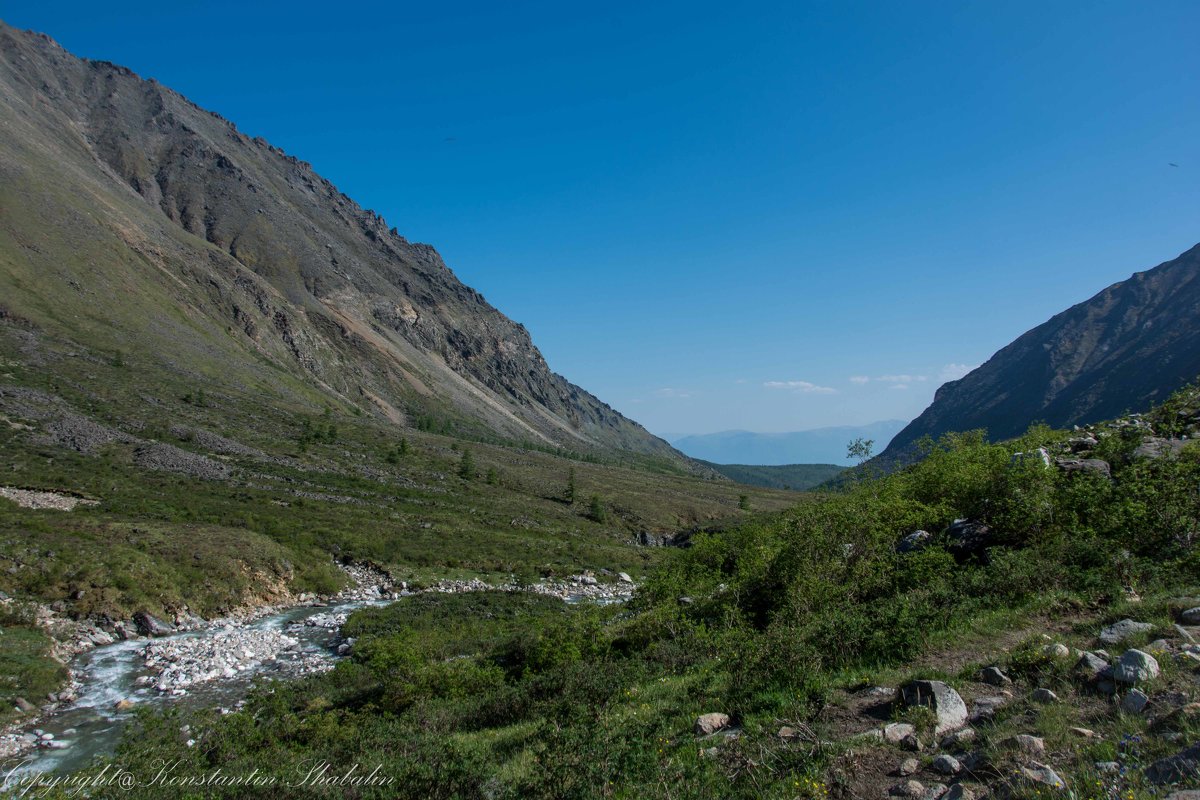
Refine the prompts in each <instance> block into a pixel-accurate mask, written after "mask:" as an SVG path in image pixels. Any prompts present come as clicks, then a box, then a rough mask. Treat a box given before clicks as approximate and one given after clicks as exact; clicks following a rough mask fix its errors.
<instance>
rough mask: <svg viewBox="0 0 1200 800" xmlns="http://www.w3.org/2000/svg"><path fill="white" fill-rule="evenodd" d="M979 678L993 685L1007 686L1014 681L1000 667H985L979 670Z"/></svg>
mask: <svg viewBox="0 0 1200 800" xmlns="http://www.w3.org/2000/svg"><path fill="white" fill-rule="evenodd" d="M979 680H981V681H983V682H984V683H987V684H990V685H992V686H1007V685H1008V684H1010V683H1012V678H1010V677H1008V676H1007V675H1005V674H1004V672H1002V671H1001V669H1000V668H999V667H984V668H983V669H981V670H979Z"/></svg>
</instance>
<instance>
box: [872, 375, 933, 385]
mask: <svg viewBox="0 0 1200 800" xmlns="http://www.w3.org/2000/svg"><path fill="white" fill-rule="evenodd" d="M875 380H877V381H883V382H884V383H920V382H921V381H927V380H929V376H928V375H880V376H879V377H878V378H876V379H875Z"/></svg>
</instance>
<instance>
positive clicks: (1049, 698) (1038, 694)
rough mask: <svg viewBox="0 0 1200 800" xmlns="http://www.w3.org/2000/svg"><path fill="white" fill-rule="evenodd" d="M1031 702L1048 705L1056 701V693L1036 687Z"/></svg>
mask: <svg viewBox="0 0 1200 800" xmlns="http://www.w3.org/2000/svg"><path fill="white" fill-rule="evenodd" d="M1033 702H1035V703H1043V704H1046V705H1049V704H1050V703H1057V702H1058V695H1056V694H1055V693H1054V692H1052V691H1050V690H1049V689H1036V690H1034V692H1033Z"/></svg>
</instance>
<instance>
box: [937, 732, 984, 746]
mask: <svg viewBox="0 0 1200 800" xmlns="http://www.w3.org/2000/svg"><path fill="white" fill-rule="evenodd" d="M975 737H976V733H975V729H974V728H962V729H960V730H957V731H954V733H951V734H949V735H947V736H946V737H945V738H943V739H942V741H941V748H942V749H943V750H956V749H958V748H961V747H963V746H964V745H967V744H969V743H971V742H973V741H975Z"/></svg>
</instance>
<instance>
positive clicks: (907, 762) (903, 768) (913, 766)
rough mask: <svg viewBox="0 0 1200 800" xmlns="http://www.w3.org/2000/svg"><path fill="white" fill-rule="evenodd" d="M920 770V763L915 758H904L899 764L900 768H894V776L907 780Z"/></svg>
mask: <svg viewBox="0 0 1200 800" xmlns="http://www.w3.org/2000/svg"><path fill="white" fill-rule="evenodd" d="M920 769H921V762H920V761H917V760H916V759H915V758H906V759H904V760H903V761H901V762H900V766H898V767H896V774H897V775H899V776H900V777H902V778H907V777H908V776H909V775H912V774H914V773H916V772H918V771H920Z"/></svg>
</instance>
